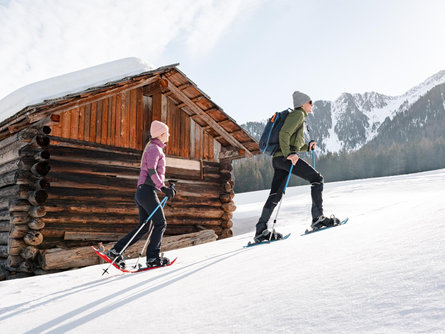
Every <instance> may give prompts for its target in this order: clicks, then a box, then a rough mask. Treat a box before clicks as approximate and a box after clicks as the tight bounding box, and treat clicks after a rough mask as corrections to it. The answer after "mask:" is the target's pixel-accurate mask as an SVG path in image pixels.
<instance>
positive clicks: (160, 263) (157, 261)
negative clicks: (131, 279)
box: [147, 254, 170, 268]
mask: <svg viewBox="0 0 445 334" xmlns="http://www.w3.org/2000/svg"><path fill="white" fill-rule="evenodd" d="M169 264H170V260H169V259H168V258H166V257H164V256H163V254H161V256H158V257H154V258H149V259H147V268H151V267H164V266H168V265H169Z"/></svg>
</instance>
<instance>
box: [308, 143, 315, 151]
mask: <svg viewBox="0 0 445 334" xmlns="http://www.w3.org/2000/svg"><path fill="white" fill-rule="evenodd" d="M312 143H315V140H311V141H310V142H309V143H308V144H307V150H308V151H313V150H311V144H312Z"/></svg>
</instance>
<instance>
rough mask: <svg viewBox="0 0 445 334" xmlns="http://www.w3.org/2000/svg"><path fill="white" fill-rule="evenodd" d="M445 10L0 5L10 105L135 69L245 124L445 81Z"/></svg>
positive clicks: (240, 4)
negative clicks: (167, 71)
mask: <svg viewBox="0 0 445 334" xmlns="http://www.w3.org/2000/svg"><path fill="white" fill-rule="evenodd" d="M444 12H445V2H444V1H442V0H423V1H420V0H405V1H401V0H386V1H381V0H373V1H371V0H363V1H353V0H331V1H328V0H314V1H298V0H294V1H287V0H276V1H265V0H225V1H221V0H220V1H211V0H190V1H185V0H163V1H142V0H129V1H117V0H116V1H114V0H113V1H111V0H109V1H107V0H89V1H86V0H78V1H69V0H63V1H62V0H34V1H33V0H15V1H0V22H2V24H1V25H0V45H2V47H1V52H0V73H1V75H2V78H3V80H2V82H1V83H0V98H2V97H4V96H5V95H7V94H9V93H10V92H12V91H13V90H15V89H18V88H20V87H22V86H24V85H26V84H29V83H32V82H35V81H39V80H43V79H46V78H48V77H52V76H56V75H60V74H64V73H68V72H71V71H74V70H78V69H82V68H85V67H89V66H94V65H97V64H100V63H104V62H107V61H112V60H116V59H119V58H124V57H139V58H142V59H143V60H145V61H147V62H149V63H152V64H154V65H155V66H162V65H166V64H170V63H176V62H179V63H181V65H180V69H181V70H182V71H184V72H185V73H186V74H187V75H188V76H189V77H190V78H191V79H192V80H193V81H195V82H196V83H197V84H198V86H199V87H200V88H201V89H203V90H204V91H205V92H206V93H207V94H208V95H210V96H211V97H212V98H213V100H214V101H215V102H216V103H217V104H218V105H220V106H221V107H223V108H224V110H225V111H226V112H227V113H228V114H229V115H231V116H232V117H233V118H235V119H236V120H237V121H238V122H240V123H243V122H246V121H249V120H260V119H265V118H267V117H268V116H269V114H271V113H273V112H275V111H277V110H281V109H284V108H287V107H289V106H291V94H292V92H293V91H294V90H301V91H304V92H306V93H307V94H309V95H310V96H311V97H312V98H313V99H314V100H333V99H336V98H338V96H339V95H340V94H341V93H342V92H350V93H363V92H366V91H377V92H379V93H383V94H387V95H400V94H403V93H404V92H405V91H406V90H408V89H409V88H411V87H413V86H415V85H417V84H419V83H420V82H422V81H423V80H425V79H426V78H427V77H429V76H431V75H433V74H435V73H436V72H438V71H440V70H443V69H445V43H444V37H443V35H444V32H445V20H443V18H442V16H443V13H444Z"/></svg>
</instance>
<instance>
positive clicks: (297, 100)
mask: <svg viewBox="0 0 445 334" xmlns="http://www.w3.org/2000/svg"><path fill="white" fill-rule="evenodd" d="M292 98H293V100H294V108H295V109H296V108H299V107H301V106H302V105H303V104H305V103H306V102H309V101H310V100H311V98H310V97H309V96H308V95H306V94H304V93H302V92H298V91H295V92H294V93H293V94H292Z"/></svg>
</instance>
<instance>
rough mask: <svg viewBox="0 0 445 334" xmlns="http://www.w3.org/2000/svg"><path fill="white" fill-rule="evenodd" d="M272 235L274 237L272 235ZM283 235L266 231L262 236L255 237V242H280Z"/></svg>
mask: <svg viewBox="0 0 445 334" xmlns="http://www.w3.org/2000/svg"><path fill="white" fill-rule="evenodd" d="M271 234H272V235H271ZM282 238H283V235H282V234H281V233H278V232H275V231H274V232H270V231H269V230H267V229H266V230H264V231H263V232H261V233H260V234H257V235H255V237H254V238H253V240H254V241H255V242H256V243H260V242H263V241H269V240H278V239H282Z"/></svg>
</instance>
